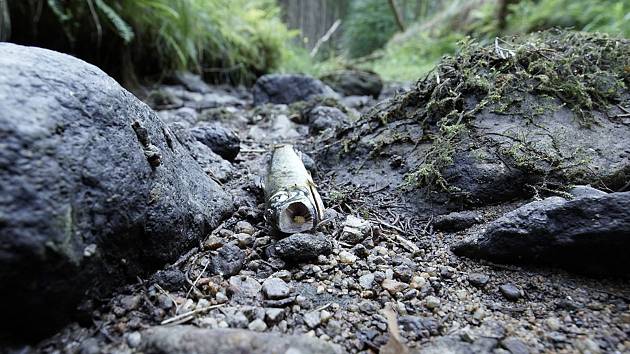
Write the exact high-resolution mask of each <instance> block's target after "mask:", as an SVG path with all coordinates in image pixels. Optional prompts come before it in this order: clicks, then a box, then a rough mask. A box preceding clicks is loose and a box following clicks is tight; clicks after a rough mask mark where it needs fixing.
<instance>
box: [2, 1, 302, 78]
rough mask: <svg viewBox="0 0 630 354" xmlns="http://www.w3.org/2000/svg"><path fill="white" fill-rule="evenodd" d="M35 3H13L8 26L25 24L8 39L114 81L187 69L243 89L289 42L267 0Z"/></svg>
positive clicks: (282, 54) (275, 9) (274, 64)
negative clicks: (131, 73)
mask: <svg viewBox="0 0 630 354" xmlns="http://www.w3.org/2000/svg"><path fill="white" fill-rule="evenodd" d="M43 2H44V0H26V1H24V2H14V3H13V6H12V9H11V15H12V16H13V17H15V19H16V20H19V21H14V22H20V23H23V24H28V25H24V26H23V28H16V31H13V32H14V33H18V35H16V36H14V38H12V40H14V41H16V42H20V43H29V44H31V43H34V44H37V45H40V46H44V47H50V48H52V49H56V50H61V51H66V52H72V53H73V54H75V55H77V56H79V57H82V58H84V59H86V60H88V61H91V62H93V63H95V64H97V65H100V66H102V67H103V68H104V69H106V70H107V71H109V72H110V73H111V74H113V75H116V76H119V77H120V76H121V75H122V74H124V73H121V72H120V71H121V70H124V69H125V68H129V67H131V68H133V69H134V70H135V72H137V73H139V74H142V75H152V74H158V75H159V76H163V75H166V74H168V73H170V72H173V71H176V70H182V69H188V70H193V71H196V72H199V73H202V74H204V75H205V76H206V78H207V79H210V80H216V81H231V82H235V83H243V82H250V81H252V80H253V79H255V78H256V77H257V76H258V75H260V74H262V73H266V72H269V71H271V70H274V69H275V68H277V67H278V66H279V64H280V63H281V61H282V60H284V58H285V57H286V52H287V47H286V44H287V43H288V42H289V40H290V39H291V38H292V37H293V36H294V35H295V33H294V32H292V31H289V30H288V29H287V28H286V26H285V25H284V24H283V23H282V22H281V21H280V16H279V8H278V7H277V5H276V3H275V1H272V0H45V6H42V5H43V4H44V3H43ZM60 30H61V31H60ZM59 32H62V33H63V35H62V36H59V35H58V33H59ZM60 37H61V38H60Z"/></svg>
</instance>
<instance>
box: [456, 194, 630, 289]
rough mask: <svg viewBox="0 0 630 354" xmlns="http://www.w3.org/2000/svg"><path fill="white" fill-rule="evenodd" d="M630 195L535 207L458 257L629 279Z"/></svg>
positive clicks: (464, 246)
mask: <svg viewBox="0 0 630 354" xmlns="http://www.w3.org/2000/svg"><path fill="white" fill-rule="evenodd" d="M629 247H630V192H620V193H610V194H603V195H594V196H593V195H592V193H591V194H589V196H585V197H581V198H577V199H574V200H566V199H564V198H561V197H549V198H546V199H543V200H540V201H535V202H531V203H528V204H525V205H523V206H522V207H520V208H518V209H516V210H514V211H511V212H509V213H507V214H505V215H503V216H502V217H500V218H499V219H497V220H495V221H494V222H492V223H490V224H489V225H488V227H487V229H486V231H485V233H484V234H482V235H481V236H480V237H478V238H472V239H469V240H465V241H463V242H462V243H459V244H457V245H455V246H454V247H453V252H455V253H456V254H458V255H462V256H469V257H473V258H486V259H489V260H492V261H496V262H506V263H515V262H517V263H523V262H528V263H545V264H552V265H559V266H564V267H566V268H570V269H574V270H578V271H583V272H589V273H606V274H619V275H623V276H627V275H628V273H627V269H628V267H629V266H630V260H629V259H628V257H627V256H626V253H627V250H628V249H629Z"/></svg>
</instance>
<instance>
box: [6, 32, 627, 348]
mask: <svg viewBox="0 0 630 354" xmlns="http://www.w3.org/2000/svg"><path fill="white" fill-rule="evenodd" d="M549 36H550V37H543V39H541V42H535V45H534V44H533V45H534V48H533V49H532V48H529V49H527V48H524V47H519V46H517V44H515V47H513V48H512V47H510V48H503V49H501V50H505V51H506V53H508V54H505V53H502V52H497V49H496V48H489V49H480V48H477V49H473V50H471V51H470V52H465V53H464V54H462V55H460V56H458V57H457V58H455V59H452V60H450V61H449V60H447V61H445V62H443V64H442V65H441V66H440V67H438V69H436V71H435V73H434V74H433V76H428V77H427V78H426V79H424V80H421V81H419V82H418V83H417V84H415V85H412V86H411V87H406V88H404V89H402V88H396V87H392V86H390V85H385V88H384V89H383V92H382V93H381V97H380V99H379V100H376V99H374V98H373V97H374V96H378V94H375V87H377V86H378V85H369V87H362V86H361V85H358V86H357V85H355V86H352V85H353V82H355V81H357V80H347V78H348V77H350V78H353V76H352V75H351V74H349V73H343V74H340V75H338V77H336V78H331V77H327V78H326V82H329V83H334V84H335V86H333V87H335V88H336V89H337V92H336V91H335V90H333V89H331V88H330V87H329V86H327V85H326V84H324V83H322V82H321V81H319V80H316V79H313V78H310V77H305V76H300V75H269V76H265V77H263V78H262V79H261V80H259V82H258V83H257V85H256V86H255V87H254V88H253V89H247V88H240V87H229V86H209V85H207V84H205V83H204V82H203V81H202V80H201V79H200V78H199V77H196V76H194V75H190V74H180V75H177V76H176V77H174V78H172V79H171V80H170V81H169V84H163V85H159V86H156V87H151V88H149V91H150V93H149V94H148V95H147V96H146V97H144V101H145V102H146V103H147V104H148V105H149V106H150V107H151V108H149V107H148V106H146V105H144V104H143V103H141V102H139V101H138V100H137V99H135V98H134V97H133V96H132V95H131V94H129V93H128V92H126V91H124V90H123V89H122V88H120V87H119V86H118V85H117V84H116V83H115V82H113V80H111V79H109V78H107V77H106V76H105V75H104V74H103V73H102V72H100V71H99V70H98V69H96V68H94V67H92V66H89V65H87V64H84V63H82V62H80V61H78V60H76V59H72V58H70V57H66V56H62V55H59V54H55V53H52V52H48V51H40V50H36V49H26V48H23V47H17V46H12V45H6V44H2V45H0V51H1V52H2V53H3V55H0V64H1V65H0V71H1V73H2V75H0V97H2V99H1V100H0V108H1V109H2V113H1V114H0V136H1V137H3V138H2V139H3V140H2V141H0V143H1V144H3V145H5V147H6V149H2V150H1V151H0V164H2V167H3V168H2V170H1V172H0V173H1V174H2V175H1V177H2V179H1V181H2V182H0V188H1V189H0V190H1V191H2V192H3V193H2V199H0V212H1V213H0V230H1V231H2V243H3V248H2V252H0V261H1V262H2V263H1V265H2V273H1V277H0V280H1V282H2V283H1V284H2V289H3V295H2V301H1V302H0V303H1V304H2V311H3V313H5V314H8V317H7V319H8V320H7V321H5V322H4V323H5V324H6V325H5V326H4V327H3V332H4V333H6V334H5V335H3V337H2V340H3V342H4V343H6V348H7V350H6V351H8V352H11V351H12V350H14V351H16V352H29V351H41V352H49V353H56V352H59V353H66V352H67V353H73V352H81V353H100V352H107V353H110V352H116V353H132V352H145V353H187V352H197V353H242V352H245V353H249V352H251V353H292V354H293V353H343V352H349V353H358V352H361V353H377V352H379V350H380V352H382V353H389V351H388V350H391V349H390V348H392V347H395V345H394V344H392V342H397V340H396V339H395V338H397V335H396V333H397V331H396V330H395V329H394V328H393V327H397V328H398V329H399V331H400V338H399V339H400V343H398V344H399V345H400V346H399V347H398V350H397V351H396V352H420V353H442V352H454V353H472V352H475V353H476V352H488V353H537V352H565V353H573V352H583V353H599V352H620V353H623V352H626V351H629V350H630V283H628V277H627V271H626V270H627V266H628V261H627V260H626V259H624V252H623V250H627V249H628V245H629V244H630V241H629V240H628V237H630V222H629V220H628V218H629V215H630V212H629V211H628V210H629V209H628V203H630V192H627V190H628V183H629V182H630V178H629V177H628V176H629V175H630V174H628V171H630V145H628V144H629V142H628V141H630V140H628V139H627V137H629V136H630V118H628V116H627V114H628V112H627V110H630V105H629V104H628V97H630V95H629V94H628V89H627V85H628V71H627V66H626V67H625V68H626V69H624V68H623V63H622V64H619V63H617V62H614V60H612V59H611V58H613V57H614V58H616V57H618V56H621V55H623V53H627V52H628V51H629V50H630V49H629V48H630V44H629V43H628V42H627V41H622V40H614V39H609V38H600V37H593V38H586V37H584V38H582V37H580V39H581V42H576V43H580V44H579V45H578V46H576V48H575V50H574V51H573V53H583V52H584V51H586V50H587V49H588V48H591V49H592V48H604V49H602V50H601V51H595V52H594V53H599V54H601V56H600V59H599V61H597V60H595V59H593V58H591V59H592V60H591V59H588V64H589V65H590V66H588V65H586V64H584V65H583V66H579V65H578V64H579V63H581V62H579V63H577V64H576V62H575V61H576V60H577V59H576V58H578V57H579V55H578V54H575V56H561V54H562V53H565V52H566V51H565V52H562V53H556V52H550V49H549V48H550V47H553V46H559V45H561V44H562V43H564V42H562V41H563V38H564V37H562V36H561V37H553V35H549ZM554 41H556V42H554ZM554 43H555V44H554ZM519 45H522V44H519ZM527 50H530V51H527ZM510 51H513V52H514V54H513V55H514V56H512V54H509V53H510ZM467 53H472V54H467ZM555 55H558V56H561V57H555ZM533 56H536V58H537V60H538V61H536V60H533V59H532V58H533ZM35 57H37V58H38V60H35V59H34V58H35ZM545 57H549V58H553V59H557V60H558V61H562V60H566V61H567V62H566V63H568V64H567V65H569V66H570V67H572V68H574V69H576V70H577V69H579V68H582V69H583V70H584V72H583V73H582V74H581V75H583V76H581V77H585V78H588V79H584V80H581V81H580V80H579V79H576V80H578V81H577V82H578V83H580V84H582V86H583V87H582V88H583V89H584V90H583V92H585V94H586V95H587V96H584V97H583V96H579V97H582V98H583V99H586V98H589V99H591V100H592V101H596V100H597V99H596V98H593V97H592V96H591V95H592V94H593V95H594V93H593V92H595V91H593V85H595V84H597V85H599V84H602V85H603V84H604V83H602V82H600V81H598V80H595V79H592V77H591V76H589V75H591V74H592V71H588V70H591V69H592V68H593V65H596V68H595V69H592V70H594V71H593V72H598V73H599V72H606V73H607V74H606V75H605V76H602V77H604V78H606V82H608V83H615V84H611V86H610V91H606V92H608V94H607V95H605V97H600V98H601V101H598V102H599V103H598V104H597V105H593V106H591V107H590V108H587V107H585V106H579V105H578V106H569V105H567V103H566V100H570V99H572V98H570V97H569V98H566V97H565V96H563V95H562V94H558V95H557V96H555V95H554V94H552V93H551V91H550V90H542V89H539V86H540V85H545V84H546V83H548V81H547V82H545V78H544V77H543V76H544V75H547V77H548V78H549V77H551V78H552V81H553V77H552V76H551V75H552V73H553V72H555V71H554V70H560V69H562V68H556V67H552V68H551V69H549V67H548V66H544V65H546V64H549V63H547V62H541V60H542V61H544V60H546V59H545ZM42 58H45V60H42ZM571 58H573V59H571ZM586 58H590V57H586ZM626 58H627V57H626ZM553 59H550V60H553ZM475 60H476V61H475ZM526 60H528V61H527V62H525V61H526ZM571 60H574V61H571ZM42 63H43V64H42ZM46 64H48V66H46ZM526 64H527V65H526ZM536 65H538V66H536ZM619 65H621V69H619ZM625 65H628V63H626V64H625ZM29 68H30V69H29ZM536 68H538V69H536ZM545 68H547V69H548V70H550V71H548V72H538V71H536V70H543V69H545ZM624 70H625V71H624ZM487 72H492V75H489V76H484V74H485V73H487ZM526 74H527V75H529V76H526ZM600 74H601V73H600ZM363 75H369V73H368V74H363ZM519 75H520V76H519ZM576 75H577V76H579V75H578V74H576ZM4 78H7V79H6V80H5V79H4ZM344 78H345V79H344ZM518 79H526V80H531V82H530V81H527V82H528V83H527V85H524V86H518V85H513V87H520V88H521V89H522V90H525V91H526V92H525V93H522V91H518V90H516V92H521V93H518V94H517V93H511V91H509V90H507V89H506V87H504V86H501V85H502V83H504V82H506V81H507V82H509V81H510V80H518ZM536 80H538V81H536ZM348 81H349V82H348ZM358 81H361V80H358ZM365 81H366V80H362V82H365ZM539 81H540V82H539ZM515 82H517V83H518V82H520V81H515ZM499 83H500V84H501V85H499ZM617 83H620V85H621V86H617ZM530 85H531V87H530ZM536 85H538V86H536ZM499 86H500V87H501V90H507V91H500V92H501V94H503V96H501V97H502V98H500V99H497V100H493V99H494V98H496V97H495V96H494V94H496V93H497V92H499V91H498V90H499ZM606 87H609V86H606ZM340 88H343V89H340ZM600 89H601V88H600ZM613 91H614V92H613ZM16 92H22V93H20V94H19V95H18V94H16ZM348 93H352V94H359V95H355V96H346V95H345V94H348ZM360 93H363V95H361V94H360ZM27 97H28V100H27V99H26V98H27ZM488 97H490V98H488ZM521 97H523V99H522V100H520V99H519V98H521ZM385 99H387V100H385ZM383 100H385V101H383ZM508 101H509V102H508ZM25 102H26V103H25ZM484 102H485V103H484ZM506 102H507V103H506ZM481 103H483V105H482V106H481V107H480V106H479V105H480V104H481ZM577 109H579V110H581V112H582V113H588V115H583V114H580V113H579V112H580V111H578V110H577ZM523 112H530V113H532V115H531V116H530V115H524V114H523ZM584 117H588V119H589V120H590V122H591V123H590V124H583V123H584V120H583V118H584ZM444 119H446V120H444ZM277 143H292V144H294V145H295V146H296V147H297V148H298V150H300V151H301V152H302V153H303V156H302V158H303V161H304V163H305V166H306V167H307V169H308V170H309V171H311V173H312V174H313V176H314V179H315V181H316V183H317V184H318V187H319V190H320V193H321V195H322V198H323V199H324V204H325V206H326V208H327V210H326V218H325V219H326V220H325V221H324V222H323V223H322V224H321V225H320V226H319V228H318V229H317V231H316V232H314V233H313V234H296V235H292V236H288V237H284V236H281V235H277V234H276V233H274V232H273V231H272V230H271V228H270V227H269V225H268V224H267V223H266V222H265V220H264V217H263V214H264V204H263V198H262V190H261V180H262V177H263V176H264V173H265V171H266V163H267V159H268V157H269V156H268V152H269V149H270V147H271V146H273V144H277ZM5 181H8V182H5ZM587 183H588V184H591V185H592V186H593V187H596V188H593V187H587V186H578V187H576V185H579V184H587ZM591 251H597V252H591ZM468 257H471V258H468ZM494 262H498V263H494ZM75 309H78V310H75ZM392 312H393V313H394V315H393V316H394V318H395V320H394V321H391V317H392ZM46 331H48V334H47V333H46ZM51 332H53V333H51ZM18 334H20V336H19V337H20V340H16V338H18V336H17V335H18ZM25 336H26V337H29V336H30V337H31V339H29V340H27V341H26V342H25V341H24V338H23V337H25ZM42 336H44V337H45V339H43V340H42V339H41V338H42ZM33 337H36V338H38V339H37V340H33V339H32V338H33ZM392 338H394V339H392ZM27 339H28V338H27ZM24 343H27V344H24ZM387 343H389V344H387Z"/></svg>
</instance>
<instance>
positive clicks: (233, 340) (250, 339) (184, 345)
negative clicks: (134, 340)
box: [142, 326, 345, 354]
mask: <svg viewBox="0 0 630 354" xmlns="http://www.w3.org/2000/svg"><path fill="white" fill-rule="evenodd" d="M142 340H143V344H142V352H144V353H147V354H158V353H171V354H180V353H181V354H184V353H197V354H245V353H257V354H276V353H283V354H284V353H287V354H288V353H304V354H306V353H308V354H341V353H345V351H344V350H343V349H341V348H340V347H339V346H337V345H335V344H331V343H328V342H326V341H323V340H320V339H318V338H313V337H309V336H305V335H302V336H299V335H279V334H271V333H258V332H253V331H247V330H242V329H204V328H196V327H193V326H173V327H155V328H151V329H149V330H147V331H144V332H143V333H142Z"/></svg>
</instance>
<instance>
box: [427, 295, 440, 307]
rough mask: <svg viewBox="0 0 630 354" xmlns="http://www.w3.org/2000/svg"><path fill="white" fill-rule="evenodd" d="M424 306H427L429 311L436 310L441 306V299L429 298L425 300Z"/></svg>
mask: <svg viewBox="0 0 630 354" xmlns="http://www.w3.org/2000/svg"><path fill="white" fill-rule="evenodd" d="M424 306H426V308H428V309H429V310H433V309H436V308H438V307H439V306H440V299H438V298H437V297H435V296H427V297H426V298H425V299H424Z"/></svg>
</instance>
